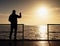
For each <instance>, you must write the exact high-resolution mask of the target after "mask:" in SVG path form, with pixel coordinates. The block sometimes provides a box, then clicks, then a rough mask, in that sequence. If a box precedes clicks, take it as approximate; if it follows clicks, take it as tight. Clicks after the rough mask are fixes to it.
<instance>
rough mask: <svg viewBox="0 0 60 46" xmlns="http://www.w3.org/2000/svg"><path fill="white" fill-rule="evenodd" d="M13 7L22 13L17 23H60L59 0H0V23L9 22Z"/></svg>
mask: <svg viewBox="0 0 60 46" xmlns="http://www.w3.org/2000/svg"><path fill="white" fill-rule="evenodd" d="M13 9H15V10H16V14H18V15H19V13H20V12H21V13H22V18H21V19H18V23H19V24H20V23H23V24H28V25H39V24H60V0H0V24H9V21H8V18H9V15H10V14H11V13H12V10H13Z"/></svg>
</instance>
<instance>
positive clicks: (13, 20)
mask: <svg viewBox="0 0 60 46" xmlns="http://www.w3.org/2000/svg"><path fill="white" fill-rule="evenodd" d="M17 18H21V13H20V16H18V15H17V14H16V11H15V10H13V11H12V14H11V15H10V16H9V22H10V23H11V31H10V36H9V39H11V37H12V33H13V30H14V39H15V40H16V34H17Z"/></svg>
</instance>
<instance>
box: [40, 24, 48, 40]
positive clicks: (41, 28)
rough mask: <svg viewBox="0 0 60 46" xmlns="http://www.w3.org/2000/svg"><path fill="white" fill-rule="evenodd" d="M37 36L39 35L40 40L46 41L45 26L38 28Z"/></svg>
mask: <svg viewBox="0 0 60 46" xmlns="http://www.w3.org/2000/svg"><path fill="white" fill-rule="evenodd" d="M39 34H40V39H42V40H44V39H47V25H40V26H39Z"/></svg>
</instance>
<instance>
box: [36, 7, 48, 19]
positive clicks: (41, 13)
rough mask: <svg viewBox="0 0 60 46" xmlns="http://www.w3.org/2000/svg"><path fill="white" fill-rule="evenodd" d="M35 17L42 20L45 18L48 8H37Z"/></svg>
mask: <svg viewBox="0 0 60 46" xmlns="http://www.w3.org/2000/svg"><path fill="white" fill-rule="evenodd" d="M36 12H37V15H38V16H40V17H42V18H46V17H47V15H48V8H47V7H45V6H41V7H39V8H37V11H36Z"/></svg>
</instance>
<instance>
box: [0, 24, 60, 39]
mask: <svg viewBox="0 0 60 46" xmlns="http://www.w3.org/2000/svg"><path fill="white" fill-rule="evenodd" d="M10 28H11V27H10V24H0V39H9V35H10V31H11V30H10ZM23 36H24V39H29V40H48V39H49V40H60V24H45V25H24V24H18V25H17V39H18V40H20V39H23ZM12 39H14V31H13V34H12Z"/></svg>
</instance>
